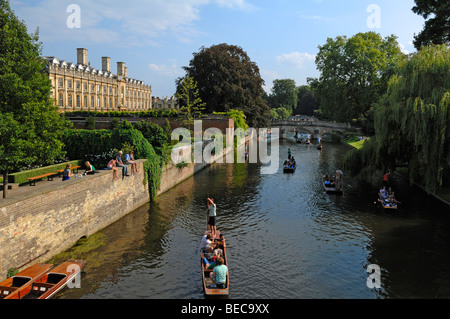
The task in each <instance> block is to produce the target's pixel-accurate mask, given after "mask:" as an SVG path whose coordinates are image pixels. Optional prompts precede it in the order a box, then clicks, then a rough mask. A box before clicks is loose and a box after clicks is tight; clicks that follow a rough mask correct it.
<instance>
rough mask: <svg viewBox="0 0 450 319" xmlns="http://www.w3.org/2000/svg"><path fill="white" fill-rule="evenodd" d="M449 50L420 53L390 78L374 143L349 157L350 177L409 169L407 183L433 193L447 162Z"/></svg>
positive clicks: (449, 157) (449, 155)
mask: <svg viewBox="0 0 450 319" xmlns="http://www.w3.org/2000/svg"><path fill="white" fill-rule="evenodd" d="M449 90H450V48H449V47H448V46H446V45H439V46H427V47H423V48H422V49H421V50H420V51H419V52H417V53H416V54H414V55H412V56H411V57H410V58H409V59H408V61H406V62H404V63H403V64H402V65H401V67H400V68H399V72H398V73H397V74H396V75H394V76H392V77H391V79H390V80H389V83H388V90H387V93H386V94H385V95H384V96H383V97H382V98H381V99H380V102H379V103H378V104H377V105H376V107H375V109H374V120H375V138H374V139H373V140H372V141H371V142H370V143H367V145H365V146H364V147H363V148H362V149H361V150H360V151H357V150H354V151H352V152H350V153H349V154H348V155H347V156H346V159H345V167H346V168H348V169H349V171H351V172H352V173H354V174H357V173H361V172H363V173H364V172H367V171H371V170H373V169H376V168H380V169H386V168H388V167H389V168H395V167H396V165H397V164H399V163H408V167H409V180H410V182H411V183H414V182H417V183H419V184H421V185H423V186H424V187H425V188H426V189H427V191H429V192H436V191H437V190H438V189H439V187H440V186H441V185H442V179H443V175H444V172H445V171H446V170H447V169H448V164H449V161H450V126H449V125H450V113H449V112H450V110H449V109H450V91H449Z"/></svg>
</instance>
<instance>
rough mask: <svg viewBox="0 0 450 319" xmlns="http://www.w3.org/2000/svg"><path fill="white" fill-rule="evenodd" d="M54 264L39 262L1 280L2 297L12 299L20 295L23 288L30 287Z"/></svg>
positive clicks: (0, 290)
mask: <svg viewBox="0 0 450 319" xmlns="http://www.w3.org/2000/svg"><path fill="white" fill-rule="evenodd" d="M52 267H53V265H51V264H44V263H37V264H34V265H32V266H30V267H28V268H26V269H24V270H22V271H20V272H19V273H17V274H16V275H14V276H12V277H10V278H8V279H6V280H4V281H2V282H0V299H11V297H13V298H14V296H20V295H21V293H22V290H24V289H25V288H27V287H29V286H30V285H31V284H32V283H33V282H34V281H35V280H36V279H37V278H39V277H40V276H42V275H43V274H45V273H46V272H47V271H49V270H50V269H51V268H52Z"/></svg>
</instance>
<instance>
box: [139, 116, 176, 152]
mask: <svg viewBox="0 0 450 319" xmlns="http://www.w3.org/2000/svg"><path fill="white" fill-rule="evenodd" d="M133 126H134V128H135V129H137V130H139V131H140V132H141V133H142V135H143V136H144V137H145V138H146V139H147V140H148V141H149V142H150V144H151V145H152V146H153V148H154V149H155V152H156V153H157V154H158V155H159V156H163V153H164V148H165V146H166V145H167V144H168V142H169V140H168V134H167V132H166V131H165V130H164V129H163V128H161V126H159V125H157V124H153V123H149V122H146V121H140V122H138V123H135V124H133ZM169 127H170V125H169Z"/></svg>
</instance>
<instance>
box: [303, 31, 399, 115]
mask: <svg viewBox="0 0 450 319" xmlns="http://www.w3.org/2000/svg"><path fill="white" fill-rule="evenodd" d="M404 58H405V55H404V54H403V53H402V52H401V50H400V46H399V44H398V42H397V39H396V37H395V36H389V37H386V38H382V37H381V36H380V35H379V34H378V33H375V32H367V33H358V34H356V35H354V36H353V37H351V38H347V37H345V36H338V37H337V38H336V39H331V38H328V39H327V43H326V44H324V45H323V46H319V53H318V55H317V57H316V65H317V68H318V70H319V71H320V73H321V75H320V78H318V79H308V82H309V85H310V86H311V88H312V89H313V91H314V94H315V95H316V96H320V111H321V113H322V114H323V115H324V116H325V117H327V118H331V119H333V120H336V121H342V122H350V121H352V120H353V119H357V118H360V117H364V116H365V113H366V112H368V111H369V110H370V108H371V107H372V106H373V104H374V103H375V102H377V101H378V100H379V98H380V97H381V95H382V94H383V93H384V92H385V91H386V88H387V83H388V80H389V78H390V77H391V75H392V74H394V70H395V68H396V66H397V65H398V64H399V63H400V61H402V59H404Z"/></svg>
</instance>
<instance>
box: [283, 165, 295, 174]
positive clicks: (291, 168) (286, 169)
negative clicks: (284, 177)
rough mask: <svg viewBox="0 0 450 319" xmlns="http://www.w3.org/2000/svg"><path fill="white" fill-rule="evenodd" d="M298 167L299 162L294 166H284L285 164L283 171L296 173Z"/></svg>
mask: <svg viewBox="0 0 450 319" xmlns="http://www.w3.org/2000/svg"><path fill="white" fill-rule="evenodd" d="M296 169H297V164H295V165H294V167H284V166H283V173H284V174H289V173H295V170H296Z"/></svg>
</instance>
